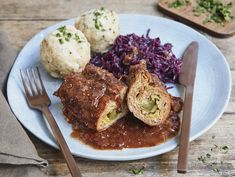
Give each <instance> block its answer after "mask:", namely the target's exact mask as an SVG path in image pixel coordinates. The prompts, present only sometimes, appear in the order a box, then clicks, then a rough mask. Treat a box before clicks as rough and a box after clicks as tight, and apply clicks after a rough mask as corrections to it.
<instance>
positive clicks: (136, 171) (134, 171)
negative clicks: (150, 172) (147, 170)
mask: <svg viewBox="0 0 235 177" xmlns="http://www.w3.org/2000/svg"><path fill="white" fill-rule="evenodd" d="M129 172H130V173H132V174H134V175H140V174H143V173H144V167H141V168H132V169H130V170H129Z"/></svg>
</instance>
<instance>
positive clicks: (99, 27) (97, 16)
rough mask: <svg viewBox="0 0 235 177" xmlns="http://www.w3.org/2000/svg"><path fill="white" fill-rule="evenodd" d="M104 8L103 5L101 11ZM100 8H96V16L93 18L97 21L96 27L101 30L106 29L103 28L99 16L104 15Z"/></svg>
mask: <svg viewBox="0 0 235 177" xmlns="http://www.w3.org/2000/svg"><path fill="white" fill-rule="evenodd" d="M102 9H103V8H102V7H101V8H100V11H103V10H104V9H103V10H102ZM100 11H99V10H96V11H95V12H93V14H94V16H95V18H94V19H93V21H94V22H95V28H96V29H98V30H101V31H105V29H104V28H103V25H102V24H101V22H100V20H99V18H100V17H101V16H102V15H103V13H102V12H100Z"/></svg>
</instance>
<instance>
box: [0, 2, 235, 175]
mask: <svg viewBox="0 0 235 177" xmlns="http://www.w3.org/2000/svg"><path fill="white" fill-rule="evenodd" d="M102 5H104V6H105V7H107V8H110V9H113V10H115V11H117V12H118V13H139V14H149V15H155V16H163V14H161V13H160V12H159V11H158V10H157V7H156V1H155V0H112V1H111V0H110V1H104V0H86V1H82V0H77V1H72V0H61V1H58V0H50V1H49V0H40V1H36V0H35V1H33V0H21V1H18V0H0V30H1V31H4V32H6V33H7V35H8V36H9V38H10V40H11V43H12V45H13V46H14V48H15V49H16V50H17V51H20V49H21V48H22V47H23V46H24V45H25V44H26V42H27V41H28V40H29V39H30V38H31V37H32V36H33V35H35V34H36V33H37V32H39V31H40V30H42V29H44V28H46V27H48V26H50V25H53V24H55V23H58V22H60V21H62V20H66V19H70V18H74V17H76V16H78V15H79V14H80V13H81V12H83V11H85V10H88V9H90V8H96V7H100V6H102ZM166 18H167V17H166ZM203 34H204V33H203ZM204 35H205V36H206V37H207V38H208V39H209V40H211V41H213V42H214V43H215V44H216V45H217V47H218V48H219V49H220V50H221V51H222V52H223V54H224V55H225V57H226V58H227V61H228V63H229V64H230V68H231V73H232V78H233V90H232V96H231V98H230V102H229V105H228V106H227V108H226V110H225V113H224V114H223V116H222V117H221V119H220V120H219V121H218V122H217V123H216V124H215V125H214V126H213V128H211V129H210V130H209V131H208V132H206V133H205V134H204V135H202V136H201V137H199V138H198V139H196V140H195V141H193V142H192V143H191V144H190V154H189V172H188V173H187V174H185V175H180V174H177V173H176V164H177V152H178V149H176V150H174V151H171V152H169V153H166V154H163V155H160V156H157V157H152V158H148V159H143V160H138V161H128V162H104V161H94V160H88V159H83V158H76V161H77V163H78V164H79V166H80V169H81V171H82V173H83V175H84V176H85V177H86V176H87V177H98V176H102V177H103V176H105V177H111V176H112V177H125V176H134V175H133V174H131V173H130V172H129V169H130V168H132V167H136V168H141V167H142V166H144V167H145V170H144V173H143V174H142V175H138V176H147V177H153V176H169V177H171V176H185V177H186V176H190V177H191V176H193V177H194V176H195V177H196V176H203V177H204V176H235V168H234V166H235V131H234V130H235V128H234V127H235V85H234V82H235V36H234V37H231V38H227V39H218V38H214V37H211V36H209V35H206V34H204ZM219 99H220V98H219V95H218V101H219ZM202 104H203V103H202ZM28 134H29V136H30V138H31V139H32V141H33V143H34V144H35V146H36V148H37V150H38V153H39V155H40V156H41V157H43V158H45V159H47V160H48V161H49V166H48V167H47V168H43V169H41V170H42V171H43V172H45V174H47V175H48V176H51V177H52V176H60V177H65V176H70V174H69V171H68V168H67V166H66V164H65V161H64V159H63V157H62V155H61V153H60V152H59V151H58V150H56V149H54V148H52V147H50V146H48V145H46V144H45V143H43V142H42V141H40V140H39V139H37V138H36V137H35V136H33V135H32V134H30V133H28ZM214 136H215V138H214V139H213V138H212V137H214ZM214 144H217V145H227V146H229V152H228V153H227V154H220V153H218V154H217V155H216V156H215V157H214V156H213V158H216V160H217V161H218V162H220V161H223V162H224V163H223V164H222V165H221V166H222V167H221V172H220V173H219V174H218V173H216V172H214V171H212V168H211V167H210V166H209V165H205V164H203V163H201V162H200V161H198V157H199V156H201V155H205V154H206V153H207V152H210V148H211V147H213V145H214Z"/></svg>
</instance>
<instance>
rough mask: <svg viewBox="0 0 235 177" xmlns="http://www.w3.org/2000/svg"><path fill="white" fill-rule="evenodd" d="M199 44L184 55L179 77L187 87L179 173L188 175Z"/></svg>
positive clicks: (187, 50) (192, 45) (193, 44)
mask: <svg viewBox="0 0 235 177" xmlns="http://www.w3.org/2000/svg"><path fill="white" fill-rule="evenodd" d="M197 55H198V43H197V42H195V41H193V42H191V43H190V44H189V46H188V47H187V48H186V50H185V52H184V54H183V59H182V60H183V64H182V66H181V72H180V75H179V83H180V84H181V85H183V86H184V87H185V97H184V107H183V118H182V126H181V134H180V141H179V154H178V164H177V171H178V173H186V172H187V166H188V163H187V162H188V147H189V137H190V126H191V116H192V106H193V90H194V81H195V77H196V68H197Z"/></svg>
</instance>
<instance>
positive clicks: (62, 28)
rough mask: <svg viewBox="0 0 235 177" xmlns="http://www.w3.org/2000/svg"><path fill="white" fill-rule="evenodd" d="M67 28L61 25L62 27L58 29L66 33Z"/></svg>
mask: <svg viewBox="0 0 235 177" xmlns="http://www.w3.org/2000/svg"><path fill="white" fill-rule="evenodd" d="M65 29H66V27H65V26H61V27H59V28H58V29H57V30H58V31H59V32H61V33H64V32H65Z"/></svg>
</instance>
